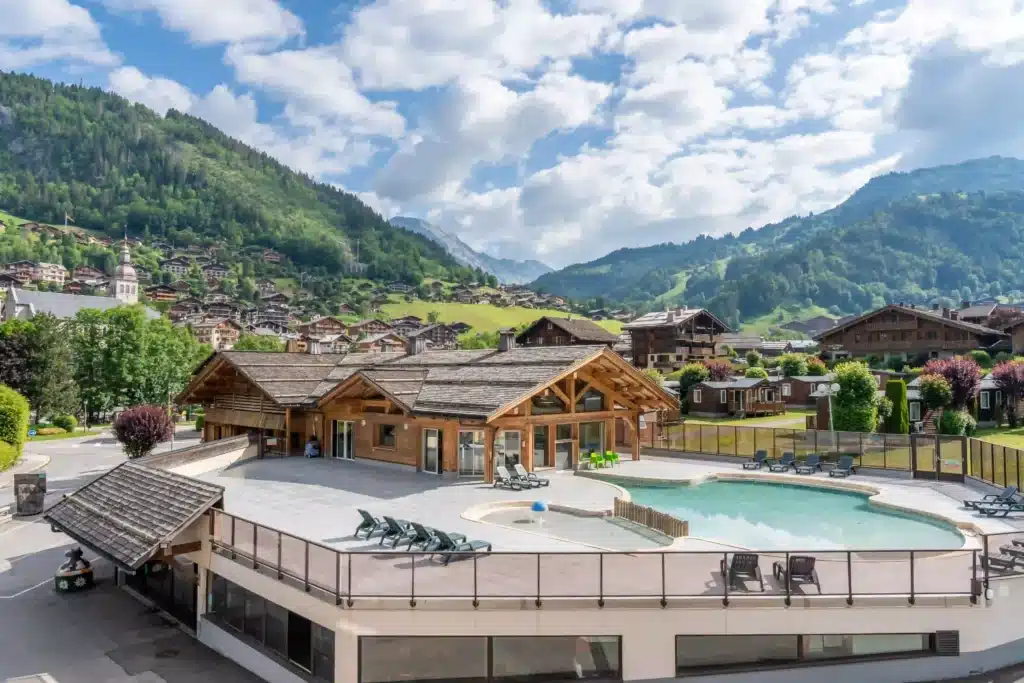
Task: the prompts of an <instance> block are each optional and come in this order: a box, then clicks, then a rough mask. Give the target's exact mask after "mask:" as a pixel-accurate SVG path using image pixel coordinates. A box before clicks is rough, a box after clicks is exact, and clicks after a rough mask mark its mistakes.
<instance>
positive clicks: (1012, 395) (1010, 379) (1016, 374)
mask: <svg viewBox="0 0 1024 683" xmlns="http://www.w3.org/2000/svg"><path fill="white" fill-rule="evenodd" d="M992 379H993V380H995V383H996V386H998V387H999V388H1000V390H1002V392H1003V398H1004V400H1005V401H1006V421H1007V422H1009V423H1010V426H1011V427H1016V426H1017V417H1018V416H1017V402H1018V401H1020V399H1021V397H1022V396H1024V361H1020V360H1009V361H1005V362H1003V363H1000V364H999V365H997V366H996V367H995V369H994V370H992Z"/></svg>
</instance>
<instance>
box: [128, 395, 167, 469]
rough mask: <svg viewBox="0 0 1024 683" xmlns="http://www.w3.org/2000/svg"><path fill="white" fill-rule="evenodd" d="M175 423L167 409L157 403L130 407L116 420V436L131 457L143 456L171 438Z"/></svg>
mask: <svg viewBox="0 0 1024 683" xmlns="http://www.w3.org/2000/svg"><path fill="white" fill-rule="evenodd" d="M173 431H174V424H173V423H172V422H171V418H170V416H169V415H168V414H167V409H166V408H164V407H161V406H155V405H140V406H135V407H134V408H128V409H127V410H124V411H122V412H121V414H119V415H118V416H117V419H116V420H114V436H116V437H117V440H118V442H119V443H120V444H121V447H122V448H123V449H124V452H125V453H126V454H127V455H128V457H129V458H133V459H134V458H141V457H142V456H144V455H146V454H148V453H149V452H151V451H152V450H153V449H154V448H156V445H157V444H159V443H162V442H164V441H167V440H168V439H170V438H171V433H172V432H173Z"/></svg>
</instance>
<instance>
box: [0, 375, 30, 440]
mask: <svg viewBox="0 0 1024 683" xmlns="http://www.w3.org/2000/svg"><path fill="white" fill-rule="evenodd" d="M28 418H29V407H28V401H27V400H26V399H25V397H24V396H22V395H21V394H19V393H18V392H17V391H15V390H14V389H11V388H10V387H8V386H5V385H3V384H0V441H3V442H5V443H8V444H10V445H11V446H14V449H15V450H16V451H17V452H19V453H20V452H21V445H22V444H23V443H25V439H27V438H28Z"/></svg>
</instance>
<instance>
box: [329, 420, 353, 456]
mask: <svg viewBox="0 0 1024 683" xmlns="http://www.w3.org/2000/svg"><path fill="white" fill-rule="evenodd" d="M331 424H332V427H333V429H334V432H333V434H334V438H333V439H331V457H334V458H340V459H342V460H351V459H352V458H354V457H355V453H354V446H355V430H356V423H355V422H346V421H343V420H331Z"/></svg>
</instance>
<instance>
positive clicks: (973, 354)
mask: <svg viewBox="0 0 1024 683" xmlns="http://www.w3.org/2000/svg"><path fill="white" fill-rule="evenodd" d="M967 355H968V356H969V357H970V358H972V359H973V360H974V362H975V363H977V364H978V366H979V367H982V368H986V369H987V368H991V367H992V356H990V355H988V351H983V350H982V349H975V350H974V351H970V352H969V353H968V354H967Z"/></svg>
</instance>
